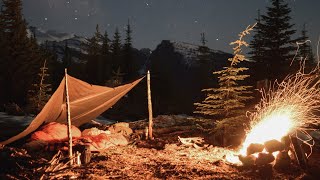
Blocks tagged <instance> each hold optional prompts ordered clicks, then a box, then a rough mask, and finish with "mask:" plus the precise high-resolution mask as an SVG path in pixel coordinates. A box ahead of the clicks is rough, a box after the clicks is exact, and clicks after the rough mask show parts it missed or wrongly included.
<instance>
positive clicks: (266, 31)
mask: <svg viewBox="0 0 320 180" xmlns="http://www.w3.org/2000/svg"><path fill="white" fill-rule="evenodd" d="M271 2H272V6H271V7H267V13H266V15H262V16H261V18H262V19H261V24H260V26H261V35H262V38H263V57H264V60H263V61H264V64H265V67H266V72H267V75H266V76H267V77H268V78H269V79H279V78H282V77H283V76H286V75H287V72H288V68H289V65H290V62H291V60H292V58H293V54H294V50H295V47H294V42H295V41H296V40H293V39H292V37H291V36H292V35H293V34H294V33H295V32H296V31H295V30H293V29H292V28H293V26H294V24H291V23H290V20H291V17H290V12H291V9H290V8H289V6H288V4H287V3H285V2H284V0H271Z"/></svg>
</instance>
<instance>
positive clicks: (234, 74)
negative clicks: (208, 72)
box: [195, 26, 254, 132]
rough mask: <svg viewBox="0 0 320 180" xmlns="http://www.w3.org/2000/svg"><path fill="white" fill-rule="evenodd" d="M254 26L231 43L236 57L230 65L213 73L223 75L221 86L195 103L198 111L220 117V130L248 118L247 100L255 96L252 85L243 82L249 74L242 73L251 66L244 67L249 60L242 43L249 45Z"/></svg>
mask: <svg viewBox="0 0 320 180" xmlns="http://www.w3.org/2000/svg"><path fill="white" fill-rule="evenodd" d="M253 27H254V26H248V27H247V29H246V30H245V31H243V32H241V33H240V34H239V39H238V40H236V41H234V42H232V43H231V44H230V45H235V47H234V48H233V50H234V56H233V58H229V59H228V61H229V62H230V65H229V66H228V67H224V69H223V70H220V71H216V72H214V73H213V74H216V75H218V76H219V77H218V79H219V87H218V88H209V89H204V90H202V91H203V92H205V93H206V98H205V100H204V101H203V102H201V103H195V106H196V110H195V113H199V114H203V115H208V116H213V117H216V118H218V121H216V125H217V126H216V128H215V129H216V131H220V130H222V131H223V132H225V131H227V132H232V131H233V130H235V129H237V128H236V127H237V126H240V125H242V124H243V122H244V120H245V119H246V118H245V112H246V111H244V107H245V103H246V102H247V100H249V99H251V98H252V97H251V96H250V94H251V93H252V92H251V91H250V88H251V86H244V85H240V84H243V83H241V82H243V81H244V80H245V79H246V78H248V77H249V75H245V74H242V73H243V72H244V71H247V70H248V68H246V67H241V66H240V63H241V62H243V61H246V60H247V59H246V58H245V56H244V55H243V52H242V46H248V44H247V43H246V42H245V41H244V40H243V38H244V37H245V36H246V35H248V34H249V32H250V31H251V30H253Z"/></svg>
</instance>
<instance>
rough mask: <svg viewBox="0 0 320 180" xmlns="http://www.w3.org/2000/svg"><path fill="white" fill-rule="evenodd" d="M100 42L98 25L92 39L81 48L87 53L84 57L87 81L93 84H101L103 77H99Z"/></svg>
mask: <svg viewBox="0 0 320 180" xmlns="http://www.w3.org/2000/svg"><path fill="white" fill-rule="evenodd" d="M101 40H102V35H101V33H100V30H99V25H97V26H96V32H95V34H94V36H93V37H91V38H89V39H87V41H88V42H87V43H86V44H84V46H83V48H84V50H85V51H86V52H87V55H86V60H87V63H86V68H87V74H88V79H87V81H89V82H90V83H93V84H103V82H102V81H103V80H102V79H104V78H103V75H101V70H100V69H101V68H103V66H101V63H100V62H101V60H102V58H101V45H100V44H99V43H100V41H101Z"/></svg>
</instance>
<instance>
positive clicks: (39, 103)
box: [28, 60, 52, 114]
mask: <svg viewBox="0 0 320 180" xmlns="http://www.w3.org/2000/svg"><path fill="white" fill-rule="evenodd" d="M47 71H48V67H47V60H45V61H44V64H43V66H42V67H41V68H40V72H39V74H38V76H39V79H38V81H37V82H36V83H35V84H32V87H33V88H32V89H31V90H29V99H28V101H29V108H28V111H29V112H30V113H35V114H38V113H39V112H40V111H41V110H42V108H43V107H44V106H45V104H46V103H47V102H48V100H49V99H50V97H51V91H52V88H51V84H49V83H47V77H48V76H49V74H48V72H47Z"/></svg>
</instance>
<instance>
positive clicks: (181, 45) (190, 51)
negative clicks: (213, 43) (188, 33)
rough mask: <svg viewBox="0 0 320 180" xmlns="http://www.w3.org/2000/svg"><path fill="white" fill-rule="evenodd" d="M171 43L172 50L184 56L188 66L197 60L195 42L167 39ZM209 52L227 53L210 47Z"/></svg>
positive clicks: (216, 53)
mask: <svg viewBox="0 0 320 180" xmlns="http://www.w3.org/2000/svg"><path fill="white" fill-rule="evenodd" d="M169 43H171V44H172V46H173V48H174V51H175V52H177V53H180V54H181V55H183V56H184V59H185V62H186V64H187V65H188V66H191V65H192V64H193V63H195V62H196V61H197V60H198V55H199V51H198V49H199V46H198V45H195V44H190V43H186V42H176V41H169ZM210 53H211V54H215V55H226V54H227V53H225V52H223V51H219V50H213V49H210Z"/></svg>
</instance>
